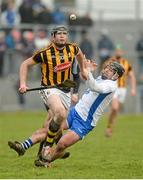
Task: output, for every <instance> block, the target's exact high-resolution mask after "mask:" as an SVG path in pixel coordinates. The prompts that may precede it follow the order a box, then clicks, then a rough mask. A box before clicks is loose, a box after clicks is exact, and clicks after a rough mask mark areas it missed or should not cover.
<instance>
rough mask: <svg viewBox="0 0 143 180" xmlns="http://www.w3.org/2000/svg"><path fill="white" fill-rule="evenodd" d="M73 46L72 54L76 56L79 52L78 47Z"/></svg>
mask: <svg viewBox="0 0 143 180" xmlns="http://www.w3.org/2000/svg"><path fill="white" fill-rule="evenodd" d="M73 46H74V54H75V55H77V54H78V52H79V47H78V46H77V45H76V44H73Z"/></svg>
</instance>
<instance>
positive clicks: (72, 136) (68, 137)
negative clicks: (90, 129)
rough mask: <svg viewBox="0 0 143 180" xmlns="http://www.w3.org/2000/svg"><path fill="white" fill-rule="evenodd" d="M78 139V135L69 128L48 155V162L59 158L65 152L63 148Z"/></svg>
mask: <svg viewBox="0 0 143 180" xmlns="http://www.w3.org/2000/svg"><path fill="white" fill-rule="evenodd" d="M79 140H80V136H79V135H78V134H76V133H75V132H74V131H71V130H69V131H68V132H67V133H66V134H65V135H64V136H62V138H61V139H60V140H59V142H58V144H57V146H56V147H55V148H54V150H53V152H52V154H51V156H48V158H49V159H48V160H49V161H50V162H52V161H54V160H56V159H58V158H61V157H62V156H63V155H64V154H65V149H66V148H68V147H70V146H71V145H73V144H75V143H76V142H78V141H79Z"/></svg>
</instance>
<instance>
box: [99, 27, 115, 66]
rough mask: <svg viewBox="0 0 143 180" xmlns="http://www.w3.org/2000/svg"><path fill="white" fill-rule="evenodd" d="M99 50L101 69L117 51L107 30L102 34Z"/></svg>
mask: <svg viewBox="0 0 143 180" xmlns="http://www.w3.org/2000/svg"><path fill="white" fill-rule="evenodd" d="M97 49H98V52H99V60H100V62H99V63H100V69H101V68H102V65H103V63H104V62H105V61H106V60H107V59H109V58H110V57H111V56H112V53H113V51H114V49H115V47H114V44H113V42H112V40H111V39H110V37H109V36H108V33H107V30H104V31H103V32H102V34H101V38H100V39H99V41H98V43H97Z"/></svg>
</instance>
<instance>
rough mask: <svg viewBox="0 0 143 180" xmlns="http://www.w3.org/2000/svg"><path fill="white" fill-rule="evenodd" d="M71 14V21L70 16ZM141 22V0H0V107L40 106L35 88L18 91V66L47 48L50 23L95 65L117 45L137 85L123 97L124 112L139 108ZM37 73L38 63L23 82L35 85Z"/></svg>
mask: <svg viewBox="0 0 143 180" xmlns="http://www.w3.org/2000/svg"><path fill="white" fill-rule="evenodd" d="M72 13H74V14H76V15H77V19H76V20H75V21H70V19H69V15H70V14H72ZM142 22H143V0H0V111H15V110H41V109H43V108H44V106H43V104H42V100H41V99H40V96H39V94H38V92H29V93H27V94H25V95H20V94H19V93H18V87H19V79H18V76H19V66H20V64H21V63H22V61H23V60H25V59H26V58H28V57H30V56H31V55H32V54H33V52H34V51H35V50H38V49H40V48H44V47H46V46H47V44H48V43H49V38H50V30H51V29H52V27H53V26H55V25H58V24H64V25H67V26H68V28H69V30H70V32H69V38H70V41H72V42H76V43H77V44H78V45H79V46H80V47H81V49H82V50H83V52H84V53H85V54H86V56H87V58H91V59H96V62H97V63H98V64H99V65H100V64H101V61H102V58H103V55H105V56H108V57H110V56H111V55H112V54H113V52H114V50H115V47H116V46H120V47H121V49H122V50H123V52H124V57H126V58H127V59H128V60H129V62H130V63H131V64H132V66H133V69H134V71H135V74H136V78H137V85H138V86H137V96H135V97H131V98H130V96H129V95H128V97H127V100H126V103H125V104H124V109H123V112H124V113H131V112H132V113H141V112H143V23H142ZM103 49H104V53H103ZM105 49H106V51H105ZM102 53H103V54H102ZM140 61H142V63H140ZM40 77H41V76H40V69H39V67H38V66H35V67H34V68H32V69H30V71H29V75H28V86H29V87H36V86H39V84H40ZM81 84H82V83H81ZM128 88H129V87H128ZM82 91H83V86H81V87H80V93H81V92H82Z"/></svg>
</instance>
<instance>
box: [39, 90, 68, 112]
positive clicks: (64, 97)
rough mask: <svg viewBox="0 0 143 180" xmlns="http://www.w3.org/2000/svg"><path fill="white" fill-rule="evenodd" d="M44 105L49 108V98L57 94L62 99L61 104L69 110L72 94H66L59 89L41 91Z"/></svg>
mask: <svg viewBox="0 0 143 180" xmlns="http://www.w3.org/2000/svg"><path fill="white" fill-rule="evenodd" d="M39 93H40V95H41V97H42V99H43V101H44V103H45V104H46V105H47V106H48V97H49V96H51V95H53V94H56V95H58V96H59V97H60V99H61V102H62V103H63V105H64V106H65V108H66V109H67V110H69V108H70V105H71V92H68V93H65V92H63V91H61V90H60V89H57V88H50V89H44V90H40V91H39Z"/></svg>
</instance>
